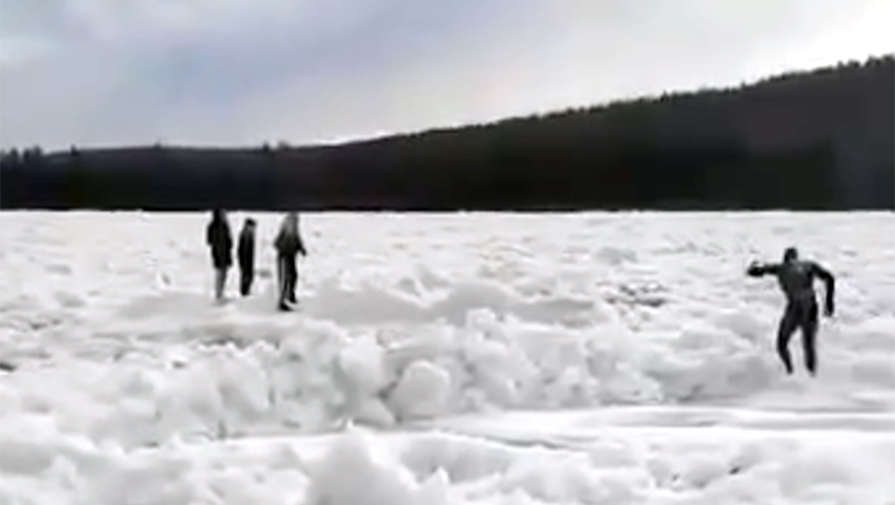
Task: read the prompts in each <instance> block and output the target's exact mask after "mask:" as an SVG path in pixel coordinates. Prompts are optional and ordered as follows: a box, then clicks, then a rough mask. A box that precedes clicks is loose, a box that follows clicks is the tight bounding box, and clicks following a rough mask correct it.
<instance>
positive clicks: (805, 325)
mask: <svg viewBox="0 0 895 505" xmlns="http://www.w3.org/2000/svg"><path fill="white" fill-rule="evenodd" d="M800 328H801V330H802V346H803V348H804V351H805V368H807V369H808V371H809V372H811V374H812V375H814V373H815V372H816V370H817V350H816V348H815V336H816V335H817V300H815V299H814V298H813V297H811V298H805V299H802V300H793V301H791V302H789V303H788V304H787V305H786V311H785V312H784V313H783V319H781V320H780V329H779V331H778V332H777V354H779V355H780V359H781V360H782V361H783V366H785V367H786V373H789V374H791V373H792V371H793V370H792V358H791V357H790V355H789V339H790V338H792V334H793V333H795V331H796V330H797V329H800Z"/></svg>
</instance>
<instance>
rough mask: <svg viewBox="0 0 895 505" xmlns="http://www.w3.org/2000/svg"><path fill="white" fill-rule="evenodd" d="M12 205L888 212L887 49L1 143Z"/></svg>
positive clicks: (893, 134)
mask: <svg viewBox="0 0 895 505" xmlns="http://www.w3.org/2000/svg"><path fill="white" fill-rule="evenodd" d="M0 197H2V201H0V204H2V208H4V209H33V208H45V209H146V210H199V209H202V210H204V209H208V208H212V207H223V208H227V209H245V210H249V209H251V210H286V209H294V210H330V209H365V210H456V209H467V210H573V209H667V210H684V209H693V210H711V209H794V210H808V209H826V210H844V209H893V208H895V58H893V56H892V55H887V56H885V57H879V58H871V59H869V60H867V61H866V62H863V63H858V62H849V63H842V64H838V65H836V66H831V67H825V68H820V69H816V70H812V71H805V72H794V73H788V74H785V75H781V76H776V77H772V78H768V79H765V80H762V81H760V82H757V83H754V84H749V85H744V86H740V87H738V88H728V89H705V90H699V91H694V92H685V93H668V94H663V95H662V96H660V97H646V98H641V99H636V100H626V101H619V102H613V103H609V104H606V105H601V106H595V107H588V108H580V109H570V110H565V111H561V112H556V113H552V114H547V115H540V116H531V117H525V118H513V119H507V120H503V121H499V122H496V123H489V124H483V125H470V126H465V127H460V128H452V129H439V130H430V131H426V132H421V133H415V134H408V135H394V136H389V137H384V138H377V139H371V140H366V141H358V142H350V143H345V144H341V145H319V146H306V147H294V148H293V147H288V146H282V145H281V146H270V145H266V144H265V145H263V146H258V147H256V148H251V149H246V148H242V149H226V148H221V149H197V148H190V147H176V146H162V145H151V146H145V147H121V148H113V149H79V148H77V147H72V148H71V149H68V150H65V151H60V152H51V153H44V152H42V151H41V149H40V147H28V148H25V149H21V148H20V149H9V150H6V151H5V152H3V153H2V166H0Z"/></svg>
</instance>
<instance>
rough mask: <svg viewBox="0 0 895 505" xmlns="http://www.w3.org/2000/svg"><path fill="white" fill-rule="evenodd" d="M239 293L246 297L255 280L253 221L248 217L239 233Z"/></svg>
mask: <svg viewBox="0 0 895 505" xmlns="http://www.w3.org/2000/svg"><path fill="white" fill-rule="evenodd" d="M236 254H237V256H239V292H240V293H241V294H242V296H248V295H249V292H251V290H252V280H253V279H254V278H255V220H254V219H252V218H250V217H248V218H246V220H245V223H243V225H242V231H241V232H239V246H238V249H237V253H236Z"/></svg>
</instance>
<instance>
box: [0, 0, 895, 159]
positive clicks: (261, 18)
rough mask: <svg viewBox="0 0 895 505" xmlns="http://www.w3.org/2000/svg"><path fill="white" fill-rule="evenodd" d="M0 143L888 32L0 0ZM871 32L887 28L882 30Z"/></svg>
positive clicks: (783, 49)
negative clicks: (0, 13) (0, 14)
mask: <svg viewBox="0 0 895 505" xmlns="http://www.w3.org/2000/svg"><path fill="white" fill-rule="evenodd" d="M0 12H3V16H0V146H8V145H27V144H33V143H40V144H42V145H44V146H48V147H50V148H54V147H65V146H68V145H69V144H71V143H76V144H79V145H113V144H135V143H151V142H155V141H156V140H159V139H161V140H164V141H166V142H171V143H200V144H227V145H232V144H254V143H259V142H261V141H264V140H271V141H274V140H277V139H284V140H288V141H290V142H292V143H303V142H311V141H319V140H328V139H341V138H346V137H356V136H364V135H369V134H374V133H385V132H394V131H408V130H416V129H422V128H426V127H432V126H441V125H452V124H460V123H468V122H475V121H485V120H490V119H496V118H499V117H504V116H507V115H518V114H527V113H531V112H538V111H546V110H551V109H557V108H564V107H567V106H576V105H587V104H591V103H595V102H600V101H605V100H608V99H612V98H619V97H627V96H634V95H640V94H645V93H659V92H661V91H663V90H669V89H682V88H694V87H698V86H702V85H709V84H736V83H738V82H739V81H741V80H752V79H755V78H758V77H760V76H762V75H765V74H768V73H772V72H779V71H783V70H789V69H795V68H807V67H812V66H817V65H822V64H828V63H832V62H835V61H837V60H839V59H845V58H849V57H855V58H864V57H866V56H867V55H868V54H871V53H873V54H880V53H883V52H890V51H892V49H893V48H892V47H891V42H890V37H889V36H888V30H887V27H886V26H885V23H884V22H883V21H882V20H884V19H891V18H892V17H893V16H892V15H893V14H895V11H893V7H892V6H891V4H890V3H889V2H886V1H883V0H873V1H870V0H868V1H864V2H847V3H846V2H838V1H832V0H831V1H825V2H814V1H808V0H787V1H781V2H762V1H759V2H716V1H709V0H696V1H693V2H686V3H681V2H673V1H671V0H654V1H644V2H592V1H574V0H573V1H565V2H546V1H534V0H532V1H510V0H492V1H489V2H474V1H468V2H466V1H462V2H461V1H457V2H409V1H399V0H380V1H374V0H357V1H352V2H345V1H333V2H319V1H310V0H300V1H294V0H293V1H288V0H269V1H264V2H261V1H258V2H251V3H249V2H243V1H236V0H218V1H212V0H181V1H175V0H131V1H128V2H120V1H117V0H77V1H75V0H72V1H55V2H54V1H44V2H18V1H11V0H0ZM887 44H888V45H887Z"/></svg>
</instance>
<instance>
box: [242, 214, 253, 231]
mask: <svg viewBox="0 0 895 505" xmlns="http://www.w3.org/2000/svg"><path fill="white" fill-rule="evenodd" d="M243 226H245V227H246V229H248V230H252V231H254V230H255V220H254V219H252V218H250V217H247V218H246V220H245V224H244V225H243Z"/></svg>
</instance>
